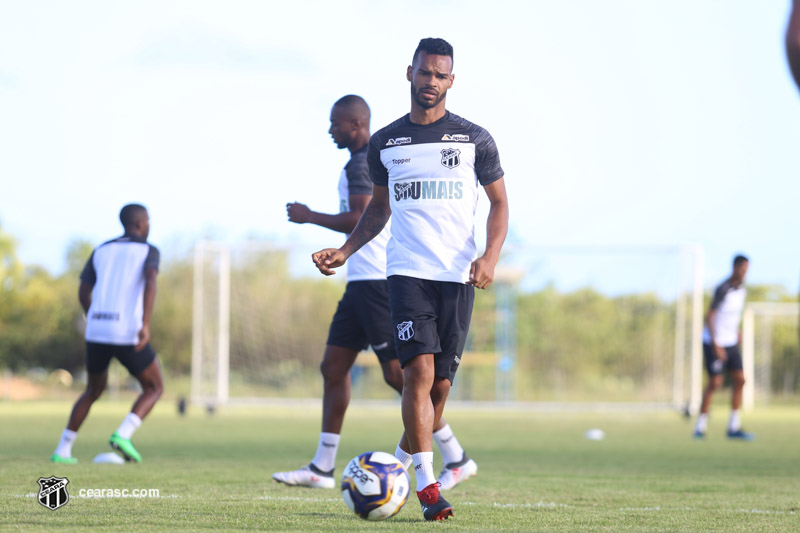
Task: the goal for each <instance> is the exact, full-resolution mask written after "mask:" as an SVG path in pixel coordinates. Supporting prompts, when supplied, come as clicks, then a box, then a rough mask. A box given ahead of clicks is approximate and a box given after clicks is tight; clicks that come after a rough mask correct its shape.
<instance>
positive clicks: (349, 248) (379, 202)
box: [311, 185, 392, 276]
mask: <svg viewBox="0 0 800 533" xmlns="http://www.w3.org/2000/svg"><path fill="white" fill-rule="evenodd" d="M391 216H392V208H391V206H390V205H389V188H388V187H383V186H380V185H375V186H374V187H373V188H372V199H371V200H370V201H369V204H367V208H366V209H365V210H364V213H363V214H362V215H361V218H360V219H359V221H358V224H357V225H356V227H355V228H354V229H353V231H352V233H351V234H350V237H349V238H348V239H347V241H345V243H344V244H343V245H342V247H341V248H325V249H324V250H320V251H319V252H317V253H314V254H312V255H311V259H312V260H313V261H314V264H315V265H316V266H317V268H318V269H319V271H320V272H322V273H323V274H324V275H326V276H331V275H333V274H335V273H336V272H335V271H334V269H335V268H338V267H340V266H342V265H343V264H344V263H345V261H347V259H348V258H349V257H350V256H351V255H353V254H354V253H356V252H357V251H358V250H359V249H360V248H361V247H362V246H364V245H365V244H367V243H368V242H369V241H371V240H372V239H373V238H374V237H375V236H376V235H378V234H379V233H380V232H381V230H382V229H383V227H384V226H386V223H387V222H388V221H389V217H391Z"/></svg>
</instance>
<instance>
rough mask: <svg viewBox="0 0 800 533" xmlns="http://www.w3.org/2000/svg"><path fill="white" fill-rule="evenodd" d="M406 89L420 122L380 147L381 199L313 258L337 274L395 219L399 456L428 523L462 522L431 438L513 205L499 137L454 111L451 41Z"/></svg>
mask: <svg viewBox="0 0 800 533" xmlns="http://www.w3.org/2000/svg"><path fill="white" fill-rule="evenodd" d="M406 78H407V80H408V81H409V82H410V87H411V112H410V113H409V114H407V115H405V116H403V117H402V118H400V119H398V120H396V121H394V122H393V123H391V124H390V125H388V126H386V127H385V128H383V129H381V130H380V131H378V132H377V133H375V134H374V135H373V136H372V139H371V140H370V144H369V151H368V154H367V158H368V162H369V169H370V177H371V178H372V181H373V183H374V188H373V193H372V199H371V200H370V202H369V204H368V205H367V207H366V209H365V210H364V213H363V215H362V216H361V219H360V220H359V222H358V225H357V226H356V228H355V229H354V230H353V232H352V234H351V235H350V237H349V238H348V239H347V241H346V242H345V244H344V245H343V246H342V247H341V248H338V249H337V248H327V249H324V250H321V251H319V252H316V253H315V254H313V256H312V257H313V260H314V263H315V264H316V265H317V268H318V269H319V270H320V272H322V273H323V274H325V275H331V274H334V273H335V270H334V269H336V268H337V267H339V266H341V265H343V264H344V263H345V262H346V261H347V260H348V258H350V257H352V256H353V254H354V253H355V252H357V251H358V250H359V249H360V248H361V247H362V246H364V245H366V244H367V243H368V242H370V240H371V239H373V238H374V237H376V236H377V235H379V234H380V232H381V230H382V229H383V228H384V226H385V225H386V224H387V223H388V221H389V218H390V217H392V235H391V239H390V241H389V244H388V246H387V251H386V253H387V275H388V278H387V279H388V286H389V304H390V307H391V315H392V323H393V324H394V327H395V344H396V346H397V351H398V356H399V359H400V364H401V365H402V367H403V396H402V417H403V425H404V426H405V433H404V434H403V437H402V438H401V440H400V444H399V445H398V448H397V451H396V453H395V455H396V456H397V457H398V459H400V460H401V461H403V463H404V464H406V465H410V464H411V463H412V462H413V464H414V470H415V472H416V478H417V496H418V498H419V500H420V504H421V505H422V512H423V516H424V517H425V519H426V520H443V519H446V518H448V517H449V516H452V515H453V508H452V506H451V505H450V504H449V503H448V502H447V501H446V500H445V499H444V498H443V497H442V495H441V493H440V490H439V485H438V483H437V481H436V477H435V475H434V473H433V451H432V450H433V444H432V438H431V432H432V430H433V428H434V427H436V424H437V423H438V422H439V420H440V419H441V417H442V412H443V410H444V406H445V403H446V400H447V396H448V394H449V392H450V387H451V384H452V381H453V379H454V377H455V374H456V370H457V369H458V365H459V363H460V362H461V356H462V354H463V350H464V344H465V342H466V337H467V330H468V328H469V322H470V318H471V315H472V304H473V299H474V288H475V287H477V288H479V289H485V288H487V287H488V286H489V285H490V284H491V283H492V281H493V279H494V270H495V266H496V265H497V261H498V259H499V257H500V250H501V248H502V245H503V241H504V240H505V237H506V234H507V232H508V200H507V196H506V190H505V181H504V177H503V169H502V168H501V167H500V158H499V155H498V153H497V147H496V146H495V143H494V140H493V139H492V137H491V135H489V133H488V132H487V131H486V130H485V129H483V128H481V127H480V126H477V125H476V124H473V123H472V122H469V121H467V120H465V119H463V118H461V117H459V116H457V115H455V114H453V113H451V112H449V111H448V110H447V109H446V108H445V101H446V96H447V90H448V89H450V88H451V87H452V86H453V80H454V76H453V47H452V46H451V45H450V44H449V43H448V42H447V41H445V40H444V39H438V38H427V39H422V40H421V41H420V42H419V45H418V46H417V49H416V50H415V52H414V56H413V61H412V64H411V65H410V66H409V67H408V68H407V70H406ZM479 184H480V185H482V186H483V187H484V190H485V191H486V194H487V196H488V198H489V202H490V209H489V215H488V220H487V242H486V250H485V252H484V254H483V255H481V256H480V257H477V247H476V245H475V239H474V228H475V208H476V205H477V201H478V191H479V189H478V185H479ZM476 257H477V258H476Z"/></svg>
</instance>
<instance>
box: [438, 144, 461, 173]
mask: <svg viewBox="0 0 800 533" xmlns="http://www.w3.org/2000/svg"><path fill="white" fill-rule="evenodd" d="M442 164H443V165H444V166H446V167H447V168H456V167H457V166H458V165H460V164H461V150H459V149H458V148H445V149H444V150H442Z"/></svg>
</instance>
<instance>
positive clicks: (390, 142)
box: [386, 137, 411, 146]
mask: <svg viewBox="0 0 800 533" xmlns="http://www.w3.org/2000/svg"><path fill="white" fill-rule="evenodd" d="M410 142H411V137H397V138H396V139H389V140H388V141H386V146H397V145H398V144H408V143H410Z"/></svg>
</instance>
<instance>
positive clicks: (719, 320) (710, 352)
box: [694, 255, 754, 440]
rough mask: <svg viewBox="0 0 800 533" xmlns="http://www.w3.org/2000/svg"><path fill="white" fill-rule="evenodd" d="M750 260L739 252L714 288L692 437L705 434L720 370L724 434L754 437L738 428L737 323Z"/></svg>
mask: <svg viewBox="0 0 800 533" xmlns="http://www.w3.org/2000/svg"><path fill="white" fill-rule="evenodd" d="M749 264H750V262H749V261H748V260H747V258H746V257H745V256H743V255H737V256H736V257H735V258H734V259H733V273H732V274H731V277H729V278H728V279H726V280H725V281H723V282H722V283H721V284H720V285H719V286H718V287H717V288H716V290H715V291H714V299H713V300H712V302H711V308H710V309H709V311H708V316H707V317H706V327H705V329H704V330H703V355H704V357H705V363H706V370H707V371H708V385H706V389H705V391H704V392H703V403H702V405H701V406H700V415H699V416H698V417H697V426H696V427H695V430H694V437H695V438H698V439H702V438H704V437H705V436H706V429H707V426H708V411H709V408H710V407H711V398H712V396H713V395H714V392H715V391H716V390H717V389H719V388H720V387H721V386H722V373H723V372H728V374H729V375H730V377H731V387H732V389H733V390H732V397H731V417H730V420H729V422H728V437H729V438H731V439H742V440H753V438H754V436H753V434H751V433H747V432H746V431H744V430H743V429H742V422H741V418H740V415H739V408H740V407H741V405H742V390H743V388H744V371H743V366H742V354H741V352H740V350H739V344H740V343H741V341H742V335H741V331H740V330H739V324H740V323H741V320H742V312H743V311H744V302H745V297H746V296H747V290H746V289H745V286H744V278H745V276H746V275H747V267H748V266H749Z"/></svg>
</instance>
